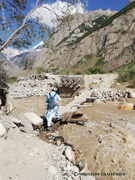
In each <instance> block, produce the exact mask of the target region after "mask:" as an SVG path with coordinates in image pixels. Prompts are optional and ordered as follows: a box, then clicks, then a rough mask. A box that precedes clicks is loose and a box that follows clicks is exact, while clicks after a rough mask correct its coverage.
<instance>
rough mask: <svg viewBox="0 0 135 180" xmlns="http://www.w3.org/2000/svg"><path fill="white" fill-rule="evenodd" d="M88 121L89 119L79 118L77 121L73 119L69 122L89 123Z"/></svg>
mask: <svg viewBox="0 0 135 180" xmlns="http://www.w3.org/2000/svg"><path fill="white" fill-rule="evenodd" d="M87 121H88V119H79V118H77V119H71V120H70V121H69V122H87Z"/></svg>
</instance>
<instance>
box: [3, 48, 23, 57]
mask: <svg viewBox="0 0 135 180" xmlns="http://www.w3.org/2000/svg"><path fill="white" fill-rule="evenodd" d="M2 53H3V54H4V55H5V56H6V57H8V58H11V57H14V56H16V55H18V54H20V53H22V51H18V50H16V49H12V48H10V47H7V48H4V50H3V51H2Z"/></svg>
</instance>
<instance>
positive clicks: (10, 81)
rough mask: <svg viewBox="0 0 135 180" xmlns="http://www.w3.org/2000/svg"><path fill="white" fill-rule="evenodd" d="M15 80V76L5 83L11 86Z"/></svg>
mask: <svg viewBox="0 0 135 180" xmlns="http://www.w3.org/2000/svg"><path fill="white" fill-rule="evenodd" d="M16 80H17V77H16V76H11V77H9V78H8V79H7V81H6V82H7V83H8V84H13V83H14V82H15V81H16Z"/></svg>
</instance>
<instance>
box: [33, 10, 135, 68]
mask: <svg viewBox="0 0 135 180" xmlns="http://www.w3.org/2000/svg"><path fill="white" fill-rule="evenodd" d="M79 19H80V18H79ZM77 30H78V29H76V31H74V32H76V35H75V33H74V34H70V36H68V37H67V39H66V38H65V39H64V40H63V42H62V41H61V44H59V45H57V46H55V49H53V51H49V52H48V51H47V49H42V50H41V51H40V52H39V54H38V56H37V58H36V61H37V62H39V61H40V60H41V59H42V61H40V62H41V64H42V65H43V66H44V67H45V68H52V69H55V70H59V71H61V70H62V69H63V68H69V67H71V66H73V65H75V64H76V63H77V62H79V61H86V56H91V55H94V56H95V62H94V63H93V65H94V64H95V63H96V61H97V60H98V59H99V57H100V58H101V57H102V58H103V59H104V62H105V65H104V69H113V68H115V67H118V66H121V65H122V64H126V63H129V62H131V61H132V60H133V59H134V51H135V9H132V10H130V11H127V13H125V14H123V15H121V16H120V17H118V18H116V19H115V20H113V22H112V23H111V24H110V25H109V26H106V27H104V28H101V29H99V30H97V31H95V32H93V33H91V34H90V35H88V36H86V37H85V38H82V40H79V41H78V42H77V41H76V42H75V43H74V40H73V35H74V36H77V35H78V34H79V33H80V32H81V31H80V32H79V33H78V31H77ZM77 37H78V36H77Z"/></svg>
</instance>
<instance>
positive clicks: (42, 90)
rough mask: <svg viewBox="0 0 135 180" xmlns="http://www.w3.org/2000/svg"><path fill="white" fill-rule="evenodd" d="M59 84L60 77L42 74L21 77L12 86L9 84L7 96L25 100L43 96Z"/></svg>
mask: <svg viewBox="0 0 135 180" xmlns="http://www.w3.org/2000/svg"><path fill="white" fill-rule="evenodd" d="M58 83H60V77H59V76H55V75H49V74H43V75H32V76H29V77H21V78H18V79H17V80H16V82H15V83H14V84H10V85H9V87H10V91H9V94H8V96H10V97H14V98H26V97H30V96H45V95H46V94H47V93H48V92H49V90H50V88H51V87H52V86H53V85H54V84H58Z"/></svg>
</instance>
